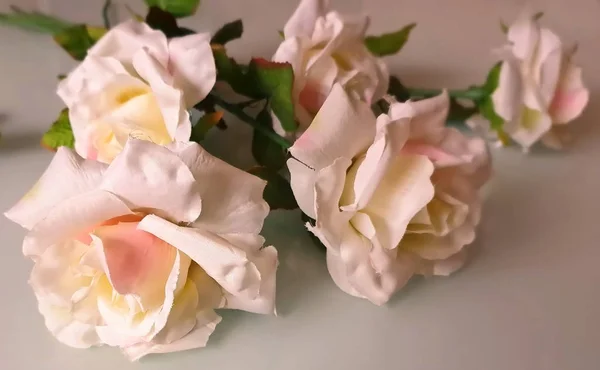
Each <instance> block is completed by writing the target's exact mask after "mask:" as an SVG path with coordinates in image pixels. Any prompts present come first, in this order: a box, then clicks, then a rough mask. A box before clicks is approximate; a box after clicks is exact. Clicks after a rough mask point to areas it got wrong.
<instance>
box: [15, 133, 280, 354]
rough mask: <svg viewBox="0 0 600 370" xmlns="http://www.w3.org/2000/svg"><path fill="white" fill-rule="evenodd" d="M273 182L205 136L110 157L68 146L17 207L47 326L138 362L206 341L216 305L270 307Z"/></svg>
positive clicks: (80, 344) (69, 339)
mask: <svg viewBox="0 0 600 370" xmlns="http://www.w3.org/2000/svg"><path fill="white" fill-rule="evenodd" d="M264 187H265V182H264V181H263V180H261V179H259V178H257V177H255V176H253V175H250V174H248V173H246V172H244V171H241V170H238V169H236V168H234V167H232V166H230V165H228V164H226V163H225V162H222V161H221V160H219V159H217V158H215V157H213V156H211V155H210V154H208V153H207V152H206V151H205V150H204V149H202V148H201V147H200V146H199V145H198V144H195V143H172V144H169V145H168V146H167V147H161V146H159V145H157V144H153V143H151V142H148V141H142V140H136V139H130V140H129V141H128V142H127V144H126V145H125V147H124V150H123V151H122V152H121V153H120V154H119V155H117V157H116V158H115V160H114V161H113V162H112V163H111V164H110V165H106V164H103V163H100V162H97V161H92V160H86V159H83V158H81V157H80V156H78V155H77V154H75V153H74V152H72V151H71V150H69V149H66V148H59V150H58V152H57V154H56V155H55V157H54V159H53V161H52V163H51V164H50V166H49V167H48V169H47V170H46V172H45V173H44V175H43V176H42V177H41V178H40V180H39V181H38V183H37V184H36V186H34V187H33V189H32V190H31V191H30V192H29V193H28V194H27V195H26V196H25V197H24V198H23V199H22V200H20V201H19V202H18V203H17V204H16V205H15V206H14V207H13V208H12V209H10V210H9V211H8V212H6V216H7V217H8V218H10V219H11V220H13V221H15V222H17V223H19V224H21V225H22V226H23V227H25V228H26V229H28V230H29V233H28V234H27V236H26V237H25V240H24V242H23V252H24V254H25V255H26V256H29V257H31V258H32V259H33V261H34V262H35V265H34V267H33V271H32V272H31V278H30V284H31V286H32V288H33V291H34V293H35V296H36V297H37V299H38V303H39V310H40V312H41V314H42V315H43V316H44V319H45V323H46V326H47V327H48V329H49V330H50V331H51V332H52V334H53V335H54V336H55V337H56V338H57V339H58V340H59V341H61V342H62V343H65V344H67V345H69V346H72V347H77V348H87V347H90V346H97V345H110V346H116V347H119V348H121V349H122V351H123V352H124V354H125V355H126V356H127V357H128V358H129V359H131V360H136V359H139V358H140V357H142V356H144V355H146V354H149V353H163V352H174V351H181V350H186V349H191V348H197V347H204V346H205V345H206V342H207V340H208V338H209V336H210V335H211V333H212V332H213V330H214V329H215V326H216V325H217V324H218V323H219V321H220V320H221V317H220V316H219V315H217V314H216V313H215V311H214V310H215V309H217V308H232V309H241V310H246V311H250V312H256V313H263V314H272V313H274V309H275V308H274V304H275V303H274V300H275V271H276V267H277V251H276V250H275V249H274V248H273V247H271V246H268V247H264V248H263V247H262V246H263V243H264V239H263V238H262V237H261V236H260V235H259V231H260V230H261V229H262V225H263V221H264V219H265V217H266V216H267V214H268V212H269V207H268V205H267V203H266V202H265V201H264V200H263V198H262V193H263V189H264Z"/></svg>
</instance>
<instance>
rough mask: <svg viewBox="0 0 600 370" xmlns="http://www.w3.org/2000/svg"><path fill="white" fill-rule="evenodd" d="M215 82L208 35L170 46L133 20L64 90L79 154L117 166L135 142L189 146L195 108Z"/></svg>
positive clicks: (107, 38) (99, 46)
mask: <svg viewBox="0 0 600 370" xmlns="http://www.w3.org/2000/svg"><path fill="white" fill-rule="evenodd" d="M215 81H216V67H215V62H214V59H213V55H212V50H211V48H210V35H209V34H208V33H199V34H193V35H189V36H184V37H178V38H173V39H170V40H167V37H166V36H165V34H164V33H163V32H161V31H158V30H153V29H151V28H150V27H149V26H148V25H147V24H145V23H142V22H137V21H134V20H130V21H127V22H124V23H122V24H119V25H118V26H116V27H114V28H112V29H111V30H110V31H108V33H106V35H104V36H103V37H102V38H101V39H100V40H99V41H98V42H97V43H96V45H94V46H93V47H92V48H91V49H90V50H89V51H88V54H87V57H86V58H85V59H84V60H83V62H82V63H81V64H80V65H79V66H78V67H77V68H75V70H74V71H72V72H71V73H70V74H69V75H68V76H67V78H66V79H64V80H63V81H61V83H60V84H59V86H58V90H57V92H58V95H59V96H60V97H61V98H62V100H63V101H64V102H65V104H66V105H67V107H68V108H69V118H70V121H71V126H72V128H73V134H74V136H75V149H76V150H77V152H78V153H79V155H81V156H83V157H84V158H90V159H96V160H99V161H102V162H106V163H110V161H112V159H113V158H114V157H115V156H116V155H117V154H118V153H119V152H120V151H121V150H122V149H123V146H124V145H125V142H126V141H127V139H128V138H129V137H135V138H138V139H143V140H149V141H152V142H154V143H157V144H160V145H167V144H169V143H171V142H173V141H187V140H189V138H190V134H191V127H192V126H191V123H190V116H189V113H188V109H190V108H191V107H192V106H193V105H194V104H196V103H198V102H199V101H201V100H202V99H204V98H205V97H206V95H208V93H209V92H210V90H211V89H212V88H213V86H214V84H215Z"/></svg>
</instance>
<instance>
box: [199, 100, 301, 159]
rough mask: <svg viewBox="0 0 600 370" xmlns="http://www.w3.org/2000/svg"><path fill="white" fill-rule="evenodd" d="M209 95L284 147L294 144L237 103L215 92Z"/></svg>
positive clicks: (224, 107) (225, 108)
mask: <svg viewBox="0 0 600 370" xmlns="http://www.w3.org/2000/svg"><path fill="white" fill-rule="evenodd" d="M209 96H210V98H211V99H212V101H213V102H214V103H215V104H216V105H218V106H220V107H221V108H223V109H224V110H226V111H228V112H229V113H231V114H233V115H234V116H236V117H237V118H239V119H240V120H241V121H243V122H246V123H247V124H249V125H250V126H252V128H254V129H255V130H257V131H259V132H260V133H261V134H263V135H265V136H266V137H268V138H269V139H270V140H271V141H273V142H274V143H276V144H278V145H280V146H281V147H282V148H284V149H289V148H290V147H291V146H292V144H290V143H289V142H288V141H287V140H286V139H284V138H283V137H281V136H279V135H277V133H276V132H275V131H271V130H270V129H269V128H266V127H263V126H261V125H259V124H258V123H257V122H256V121H255V120H254V118H252V117H251V116H250V115H248V114H246V112H244V111H243V110H242V109H241V108H240V107H238V106H237V105H235V104H231V103H228V102H226V101H224V100H223V99H221V98H220V97H219V96H217V95H214V94H210V95H209Z"/></svg>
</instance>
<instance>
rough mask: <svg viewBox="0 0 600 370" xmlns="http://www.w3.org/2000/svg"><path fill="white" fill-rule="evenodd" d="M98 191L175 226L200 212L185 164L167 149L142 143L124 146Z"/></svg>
mask: <svg viewBox="0 0 600 370" xmlns="http://www.w3.org/2000/svg"><path fill="white" fill-rule="evenodd" d="M101 188H102V189H104V190H107V191H110V192H112V193H114V194H116V195H118V196H119V197H121V198H122V199H123V200H125V201H126V202H127V203H128V204H130V206H131V208H132V209H150V210H153V211H152V212H155V213H156V214H159V215H161V216H164V217H166V218H168V219H170V220H173V221H175V222H193V221H194V220H196V219H197V218H198V216H199V215H200V209H201V208H202V204H201V199H200V194H199V192H198V188H197V182H196V180H195V179H194V176H193V175H192V173H191V172H190V169H189V168H188V167H187V166H186V164H185V163H184V162H182V161H181V159H179V158H178V157H177V155H176V154H175V153H173V152H171V151H170V150H168V149H167V148H163V147H161V146H158V145H156V144H153V143H150V142H147V141H143V140H135V139H130V140H129V141H128V142H127V145H125V148H124V149H123V152H122V153H121V154H120V155H119V156H118V157H117V158H116V159H115V160H114V161H113V162H112V163H111V165H110V166H109V167H108V169H107V170H106V172H105V174H104V179H103V182H102V185H101ZM142 189H143V191H140V190H142Z"/></svg>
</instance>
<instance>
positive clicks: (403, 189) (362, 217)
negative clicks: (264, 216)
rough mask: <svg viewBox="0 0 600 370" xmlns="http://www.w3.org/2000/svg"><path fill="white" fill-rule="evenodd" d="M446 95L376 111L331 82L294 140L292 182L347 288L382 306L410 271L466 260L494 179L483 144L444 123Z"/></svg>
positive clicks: (441, 271)
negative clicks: (483, 197) (486, 187)
mask: <svg viewBox="0 0 600 370" xmlns="http://www.w3.org/2000/svg"><path fill="white" fill-rule="evenodd" d="M448 105H449V101H448V96H447V95H446V94H445V93H444V94H442V95H440V96H437V97H434V98H431V99H426V100H422V101H418V102H406V103H393V104H392V105H391V107H390V111H389V113H388V114H382V115H380V116H379V117H377V118H375V116H374V115H373V113H372V112H371V110H370V107H369V106H368V105H367V104H366V103H364V102H362V101H360V100H356V99H353V98H352V97H351V96H349V95H348V94H347V93H346V92H345V90H344V89H343V88H342V87H341V86H340V85H335V86H334V88H333V90H332V92H331V94H330V95H329V97H328V99H327V100H326V102H325V103H324V105H323V107H322V108H321V110H320V111H319V113H318V114H317V116H316V117H315V120H314V121H313V122H312V124H311V125H310V126H309V128H308V129H307V130H306V132H304V134H303V135H302V136H300V138H298V140H297V141H296V142H295V143H294V145H293V146H292V148H291V149H290V152H291V154H292V156H293V158H291V159H289V161H288V168H289V170H290V174H291V185H292V189H293V192H294V195H295V196H296V199H297V201H298V204H299V206H300V208H301V209H302V211H303V212H304V213H305V214H307V215H308V216H309V217H311V218H312V219H314V220H315V222H314V225H313V224H310V223H309V224H307V227H308V228H309V230H310V231H311V232H312V233H314V234H315V235H316V236H317V237H318V238H319V239H320V241H321V242H322V243H323V244H324V245H325V246H326V247H327V265H328V268H329V272H330V274H331V276H332V278H333V280H334V281H335V283H336V284H337V285H338V286H339V287H340V288H341V289H342V290H344V291H345V292H347V293H349V294H351V295H354V296H357V297H361V298H366V299H368V300H369V301H371V302H373V303H375V304H383V303H385V302H386V301H388V300H389V299H390V297H391V296H392V294H394V292H396V291H397V290H399V289H400V288H402V287H403V286H404V285H405V284H406V283H407V281H408V280H409V279H410V277H411V276H413V275H414V274H416V273H418V274H425V275H431V274H433V275H448V274H450V273H452V272H453V271H455V270H457V269H458V268H460V267H461V266H462V264H463V263H464V261H465V256H466V253H465V249H464V247H465V246H466V245H468V244H470V243H471V242H472V241H473V240H474V238H475V228H476V226H477V224H478V223H479V220H480V210H481V202H480V199H479V195H478V190H479V188H480V187H481V186H482V185H483V184H484V183H485V182H486V181H487V179H488V178H489V175H490V163H489V156H488V152H487V148H486V146H485V143H484V141H483V140H481V139H478V138H468V137H466V136H464V135H463V134H462V133H460V132H459V131H457V130H455V129H453V128H447V127H445V126H444V124H445V121H446V116H447V112H448Z"/></svg>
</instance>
